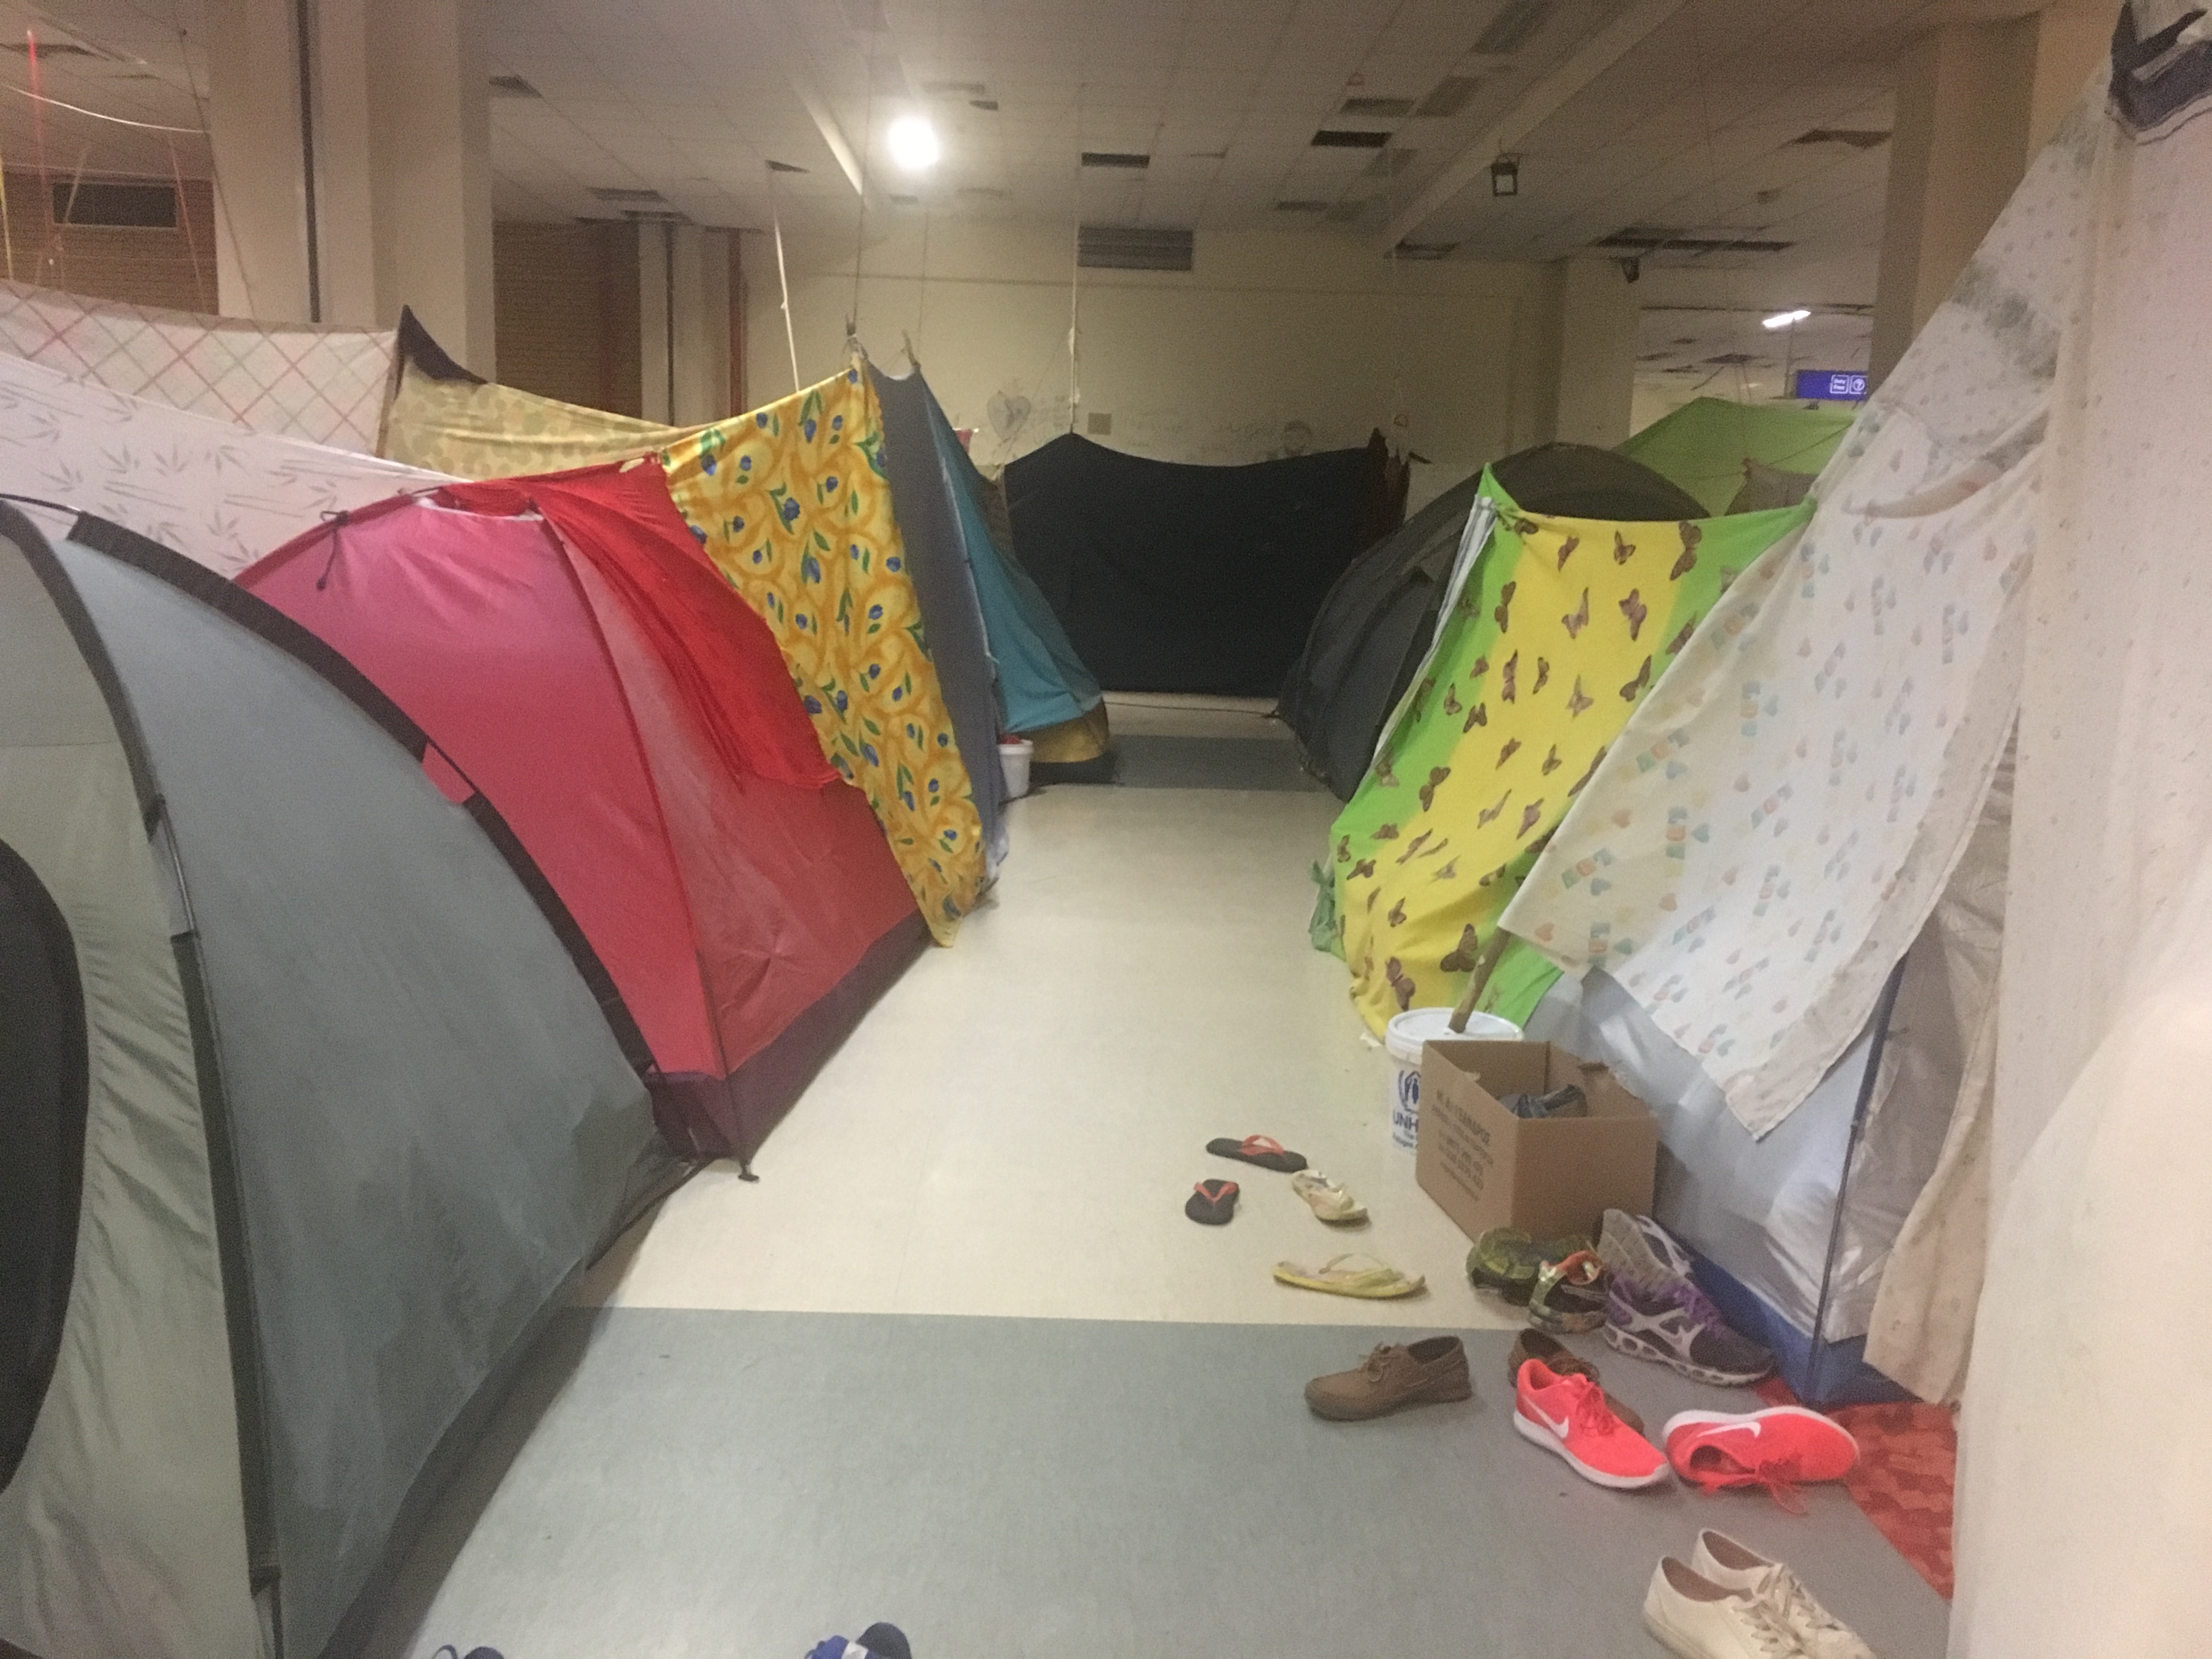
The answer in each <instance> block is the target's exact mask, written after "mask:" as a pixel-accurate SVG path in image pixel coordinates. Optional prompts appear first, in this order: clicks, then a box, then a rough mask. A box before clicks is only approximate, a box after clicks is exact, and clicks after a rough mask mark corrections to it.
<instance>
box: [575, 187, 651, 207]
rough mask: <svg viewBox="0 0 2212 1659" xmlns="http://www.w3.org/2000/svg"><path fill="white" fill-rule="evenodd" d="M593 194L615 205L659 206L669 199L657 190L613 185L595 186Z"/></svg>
mask: <svg viewBox="0 0 2212 1659" xmlns="http://www.w3.org/2000/svg"><path fill="white" fill-rule="evenodd" d="M592 198H593V199H594V200H597V201H601V202H605V203H606V204H609V205H610V206H613V207H659V206H661V205H662V204H665V203H666V202H667V200H668V198H667V197H665V196H663V195H662V194H661V193H660V192H659V191H657V190H625V189H623V188H620V187H619V186H617V185H599V186H597V187H595V188H594V189H593V190H592Z"/></svg>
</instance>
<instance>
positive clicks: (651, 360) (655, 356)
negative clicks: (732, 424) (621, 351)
mask: <svg viewBox="0 0 2212 1659" xmlns="http://www.w3.org/2000/svg"><path fill="white" fill-rule="evenodd" d="M732 240H733V238H732V233H731V232H729V231H726V230H708V229H704V228H702V227H700V226H698V225H678V224H643V225H640V226H639V227H638V246H637V252H638V301H639V303H638V359H639V364H640V379H641V381H642V383H643V386H642V389H643V392H644V396H643V398H642V404H643V407H644V410H645V418H646V419H647V420H648V421H665V422H669V423H670V424H671V425H673V426H700V425H703V424H705V423H706V422H708V421H719V420H720V419H721V418H722V417H723V416H726V415H732V414H735V413H736V412H737V405H736V403H735V401H734V399H733V395H732V392H733V387H732V374H731V367H732V361H731V352H732V337H731V311H732V307H731V299H730V265H731V259H732V253H731V244H732Z"/></svg>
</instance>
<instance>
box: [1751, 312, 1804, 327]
mask: <svg viewBox="0 0 2212 1659" xmlns="http://www.w3.org/2000/svg"><path fill="white" fill-rule="evenodd" d="M1812 314H1813V313H1811V312H1809V311H1803V310H1798V311H1778V312H1776V313H1774V314H1773V315H1772V316H1771V317H1769V318H1768V319H1766V320H1765V322H1763V323H1761V324H1760V325H1759V326H1760V327H1761V328H1788V327H1789V326H1790V325H1791V324H1793V323H1802V322H1803V321H1804V320H1805V319H1807V318H1808V317H1809V316H1811V315H1812Z"/></svg>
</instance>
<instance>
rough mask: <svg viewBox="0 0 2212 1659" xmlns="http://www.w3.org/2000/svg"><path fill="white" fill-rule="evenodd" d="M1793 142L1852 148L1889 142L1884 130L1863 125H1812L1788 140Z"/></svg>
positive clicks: (1876, 145) (1870, 147)
mask: <svg viewBox="0 0 2212 1659" xmlns="http://www.w3.org/2000/svg"><path fill="white" fill-rule="evenodd" d="M1888 142H1889V135H1888V134H1887V133H1886V132H1875V131H1870V130H1869V129H1867V128H1864V127H1814V129H1813V130H1812V131H1810V132H1804V133H1800V134H1799V135H1798V136H1797V137H1795V138H1792V139H1791V140H1790V143H1793V144H1849V145H1850V147H1851V148H1852V149H1877V148H1879V147H1880V146H1881V145H1883V144H1886V143H1888Z"/></svg>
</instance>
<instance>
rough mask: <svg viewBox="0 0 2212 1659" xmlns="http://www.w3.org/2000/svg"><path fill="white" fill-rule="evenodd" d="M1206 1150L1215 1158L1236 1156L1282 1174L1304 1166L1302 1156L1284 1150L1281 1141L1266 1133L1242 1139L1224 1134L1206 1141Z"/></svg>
mask: <svg viewBox="0 0 2212 1659" xmlns="http://www.w3.org/2000/svg"><path fill="white" fill-rule="evenodd" d="M1206 1151H1207V1152H1212V1154H1213V1155H1214V1156H1215V1157H1216V1158H1237V1159H1239V1160H1240V1161H1242V1162H1243V1163H1246V1164H1258V1165H1259V1166H1260V1167H1261V1169H1263V1170H1276V1171H1278V1172H1279V1173H1280V1174H1283V1175H1296V1174H1297V1172H1298V1171H1299V1170H1303V1169H1304V1168H1305V1167H1306V1161H1305V1159H1304V1158H1303V1157H1301V1156H1300V1155H1299V1154H1298V1153H1297V1152H1285V1151H1284V1150H1283V1143H1282V1142H1281V1141H1279V1140H1276V1139H1272V1138H1271V1137H1269V1136H1267V1135H1246V1136H1245V1137H1244V1139H1242V1140H1231V1139H1229V1138H1228V1137H1227V1136H1224V1137H1222V1139H1219V1140H1209V1141H1207V1142H1206Z"/></svg>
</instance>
